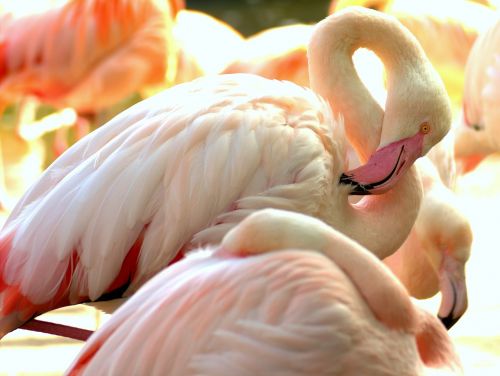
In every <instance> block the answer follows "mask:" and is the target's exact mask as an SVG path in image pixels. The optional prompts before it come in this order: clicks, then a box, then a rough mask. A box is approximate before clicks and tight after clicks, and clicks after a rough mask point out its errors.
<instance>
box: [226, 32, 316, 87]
mask: <svg viewBox="0 0 500 376" xmlns="http://www.w3.org/2000/svg"><path fill="white" fill-rule="evenodd" d="M313 29H314V26H313V25H304V24H295V25H286V26H278V27H273V28H271V29H267V30H264V31H261V32H259V33H257V34H255V35H252V36H251V37H249V38H247V39H246V40H245V41H244V42H243V47H242V48H241V49H240V54H239V55H238V56H236V58H235V59H234V61H232V62H231V63H230V64H228V66H227V67H226V68H225V69H224V70H223V73H253V74H258V75H259V76H262V77H266V78H270V79H277V80H287V81H292V82H295V83H296V84H298V85H301V86H309V72H308V69H307V45H308V43H309V38H310V37H311V34H312V32H313Z"/></svg>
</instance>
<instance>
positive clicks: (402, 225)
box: [319, 167, 423, 259]
mask: <svg viewBox="0 0 500 376" xmlns="http://www.w3.org/2000/svg"><path fill="white" fill-rule="evenodd" d="M335 183H336V182H334V183H333V184H335ZM333 189H339V187H338V186H337V187H333ZM348 192H349V191H348V189H345V191H344V192H342V194H341V195H339V196H338V197H337V198H338V200H335V199H333V200H332V199H330V201H329V202H328V204H327V205H328V207H325V208H324V211H323V213H321V214H320V215H319V217H321V218H324V220H325V221H326V222H327V223H328V224H329V225H331V226H332V227H334V228H336V229H338V230H339V231H341V232H342V233H344V234H346V235H347V236H349V237H350V238H352V239H354V240H356V241H357V242H359V243H360V244H361V245H363V246H365V247H366V248H367V249H369V250H370V251H371V252H372V253H374V254H375V255H376V256H377V257H378V258H379V259H383V258H386V257H388V256H390V255H392V254H393V253H394V252H396V250H397V249H398V248H399V247H400V246H401V245H402V244H403V243H404V241H405V239H406V238H407V237H408V234H409V233H410V231H411V228H412V226H413V224H414V223H415V220H416V218H417V215H418V211H419V208H420V203H421V201H422V196H423V190H422V184H421V180H420V176H419V174H418V171H417V170H416V168H415V167H411V168H410V169H409V170H408V171H407V172H406V173H405V174H404V175H403V176H402V177H401V179H400V181H399V182H398V183H397V184H396V185H395V186H394V187H393V189H391V190H390V191H388V192H387V193H384V194H381V195H373V196H364V197H363V199H361V200H360V201H359V202H357V203H355V204H351V203H350V202H349V201H348V198H347V197H345V196H346V195H347V194H348Z"/></svg>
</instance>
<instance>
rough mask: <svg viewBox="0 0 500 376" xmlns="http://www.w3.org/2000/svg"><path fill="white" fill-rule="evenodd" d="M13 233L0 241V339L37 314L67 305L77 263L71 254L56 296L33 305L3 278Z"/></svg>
mask: <svg viewBox="0 0 500 376" xmlns="http://www.w3.org/2000/svg"><path fill="white" fill-rule="evenodd" d="M14 233H15V232H11V233H10V234H8V235H7V236H4V237H3V238H2V239H0V338H1V337H2V336H3V335H5V334H6V333H8V332H10V331H12V330H14V329H16V328H18V327H19V326H20V325H22V324H23V323H24V322H26V321H27V320H29V319H30V318H32V317H34V316H36V315H37V314H41V313H44V312H47V311H49V310H51V309H55V308H59V307H61V306H64V305H67V304H68V303H69V302H68V292H69V286H70V283H71V278H72V275H73V268H74V265H76V263H77V262H78V255H77V253H76V252H73V254H72V260H71V262H70V263H69V265H68V269H67V270H66V273H65V276H64V278H63V279H62V282H61V284H60V285H59V287H58V288H57V292H56V294H55V295H54V296H53V297H52V298H50V299H48V300H47V301H46V302H43V303H40V304H37V303H34V302H32V301H31V300H30V299H29V297H27V296H26V295H25V294H23V292H22V290H21V288H20V286H19V285H18V284H10V283H8V282H7V281H6V279H5V277H4V271H5V269H6V264H7V258H8V255H9V252H10V250H11V244H12V239H13V237H14Z"/></svg>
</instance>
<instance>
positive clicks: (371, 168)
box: [339, 132, 424, 195]
mask: <svg viewBox="0 0 500 376" xmlns="http://www.w3.org/2000/svg"><path fill="white" fill-rule="evenodd" d="M423 138H424V134H422V133H421V132H418V133H417V134H415V135H414V136H412V137H408V138H405V139H402V140H399V141H396V142H393V143H391V144H389V145H386V146H384V147H382V148H380V149H378V150H377V151H375V153H374V154H373V155H372V156H371V157H370V159H369V160H368V162H366V164H364V165H362V166H360V167H358V168H355V169H354V170H351V171H347V172H345V173H343V174H342V175H341V176H340V180H339V184H346V185H351V186H352V191H351V192H350V194H352V195H369V194H381V193H385V192H387V191H388V190H390V189H391V188H392V187H393V186H394V185H395V184H396V183H397V182H398V180H399V178H400V177H401V176H402V175H403V174H404V172H405V171H406V170H408V169H409V168H410V167H411V166H412V165H413V162H415V160H416V159H417V158H419V157H421V156H422V149H423Z"/></svg>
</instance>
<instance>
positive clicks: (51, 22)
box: [0, 0, 174, 113]
mask: <svg viewBox="0 0 500 376" xmlns="http://www.w3.org/2000/svg"><path fill="white" fill-rule="evenodd" d="M171 13H172V11H171V9H170V5H169V3H168V2H167V1H160V0H147V1H139V2H137V1H131V0H75V1H71V2H69V3H67V4H64V5H61V6H59V7H56V8H53V9H50V10H48V11H47V12H44V13H39V14H33V15H28V16H23V17H19V18H13V17H10V16H9V15H3V16H2V18H1V21H0V104H1V103H2V102H3V103H4V104H8V103H12V102H13V101H14V100H15V99H19V98H22V97H24V96H28V95H31V96H35V97H37V98H39V99H40V100H41V101H43V102H46V103H49V104H52V105H54V106H56V107H72V108H74V109H76V110H77V111H79V112H91V113H92V112H95V111H97V110H99V109H102V108H104V107H107V106H109V105H111V104H114V103H116V102H117V101H119V100H121V99H123V98H124V97H125V96H127V95H130V94H132V93H133V92H134V91H137V90H138V89H140V88H142V87H144V86H146V85H152V84H159V83H162V82H163V81H164V80H165V75H166V70H167V68H168V66H167V61H168V59H167V57H168V48H174V46H173V45H172V43H171V39H172V35H171V33H172V32H171V23H172V22H173V21H172V14H171ZM169 40H170V46H169Z"/></svg>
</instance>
